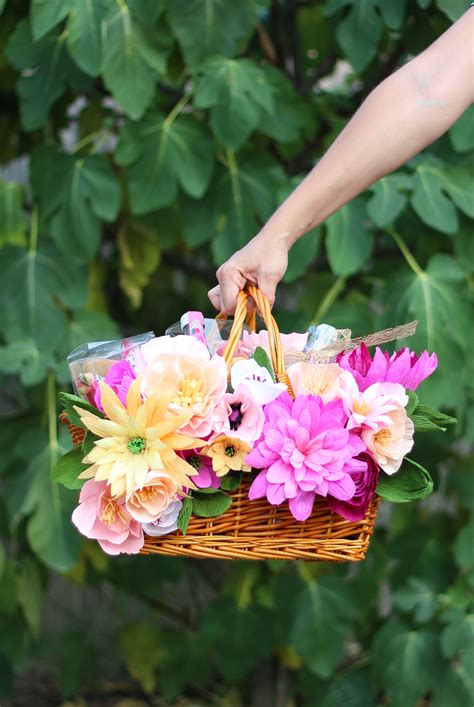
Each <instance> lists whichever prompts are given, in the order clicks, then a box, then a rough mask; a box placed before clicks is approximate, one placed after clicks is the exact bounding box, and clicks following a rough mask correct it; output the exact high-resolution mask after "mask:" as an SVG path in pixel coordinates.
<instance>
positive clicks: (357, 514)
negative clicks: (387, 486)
mask: <svg viewBox="0 0 474 707" xmlns="http://www.w3.org/2000/svg"><path fill="white" fill-rule="evenodd" d="M344 469H345V470H346V471H347V472H348V473H349V474H350V475H351V478H352V480H353V481H354V483H355V488H356V490H355V493H354V495H353V497H352V498H350V499H349V500H348V501H341V500H339V499H338V498H333V497H332V496H328V506H329V508H330V509H331V510H332V511H334V513H338V514H339V515H340V516H342V518H345V520H349V521H356V520H362V519H363V518H364V517H365V515H366V513H367V511H368V509H369V505H370V501H371V499H372V496H373V495H374V493H375V489H376V486H377V481H378V478H379V467H378V465H377V464H376V462H375V461H374V459H373V458H372V457H371V456H370V454H364V453H362V454H360V455H359V456H358V457H353V458H352V459H350V460H349V462H348V463H347V464H346V465H345V467H344Z"/></svg>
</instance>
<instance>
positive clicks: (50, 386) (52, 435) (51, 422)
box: [46, 371, 58, 469]
mask: <svg viewBox="0 0 474 707" xmlns="http://www.w3.org/2000/svg"><path fill="white" fill-rule="evenodd" d="M46 390H47V392H46V399H47V406H48V437H49V454H50V462H51V469H53V468H54V467H55V466H56V463H57V461H58V428H57V422H56V413H57V410H56V377H55V375H54V373H53V371H49V373H48V380H47V383H46Z"/></svg>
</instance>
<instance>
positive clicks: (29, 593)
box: [17, 557, 44, 638]
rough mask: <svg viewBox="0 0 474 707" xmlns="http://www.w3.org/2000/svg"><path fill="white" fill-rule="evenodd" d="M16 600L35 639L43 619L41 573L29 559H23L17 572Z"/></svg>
mask: <svg viewBox="0 0 474 707" xmlns="http://www.w3.org/2000/svg"><path fill="white" fill-rule="evenodd" d="M17 581H18V599H19V601H20V604H21V607H22V609H23V613H24V615H25V618H26V620H27V622H28V624H29V625H30V626H31V630H32V632H33V634H34V636H35V637H36V638H38V636H39V634H40V628H41V621H42V618H43V611H42V610H43V601H44V589H43V584H42V580H41V571H40V568H39V565H38V563H37V562H35V561H34V560H33V559H32V558H31V557H23V558H22V559H21V561H20V565H19V567H18V572H17Z"/></svg>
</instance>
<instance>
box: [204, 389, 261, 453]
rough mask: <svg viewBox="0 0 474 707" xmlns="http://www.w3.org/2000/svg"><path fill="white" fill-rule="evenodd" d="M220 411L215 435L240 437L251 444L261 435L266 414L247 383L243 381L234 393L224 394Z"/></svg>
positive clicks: (215, 424) (215, 425)
mask: <svg viewBox="0 0 474 707" xmlns="http://www.w3.org/2000/svg"><path fill="white" fill-rule="evenodd" d="M219 413H220V415H219V417H217V416H216V420H215V423H214V430H213V432H214V436H215V435H219V434H225V435H227V436H228V437H238V438H239V439H242V440H244V442H247V444H250V445H253V443H254V442H255V440H257V439H258V438H259V437H260V433H261V432H262V427H263V423H264V420H265V415H264V414H263V409H262V405H260V404H259V403H257V402H256V401H255V400H254V398H253V396H252V394H251V392H250V390H249V388H248V387H247V386H246V385H245V383H241V384H240V385H239V386H238V388H237V390H235V391H234V392H233V393H226V394H225V395H224V399H223V404H222V406H221V408H220V409H219Z"/></svg>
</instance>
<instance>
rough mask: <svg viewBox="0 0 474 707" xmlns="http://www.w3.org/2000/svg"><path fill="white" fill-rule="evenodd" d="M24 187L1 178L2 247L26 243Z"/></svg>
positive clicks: (0, 232)
mask: <svg viewBox="0 0 474 707" xmlns="http://www.w3.org/2000/svg"><path fill="white" fill-rule="evenodd" d="M23 195H24V188H23V186H22V185H21V184H16V183H15V182H6V181H4V180H3V179H0V248H2V247H3V246H5V245H24V244H25V235H26V219H25V215H24V213H23Z"/></svg>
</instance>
